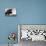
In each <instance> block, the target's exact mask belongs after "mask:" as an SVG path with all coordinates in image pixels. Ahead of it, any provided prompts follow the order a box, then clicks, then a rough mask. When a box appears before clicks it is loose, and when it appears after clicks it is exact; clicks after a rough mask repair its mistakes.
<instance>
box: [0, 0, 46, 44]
mask: <svg viewBox="0 0 46 46" xmlns="http://www.w3.org/2000/svg"><path fill="white" fill-rule="evenodd" d="M5 8H16V10H17V15H16V17H8V16H5V14H4V9H5ZM17 24H46V0H0V44H7V43H8V39H7V36H8V34H9V32H16V33H17ZM16 42H17V40H16Z"/></svg>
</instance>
